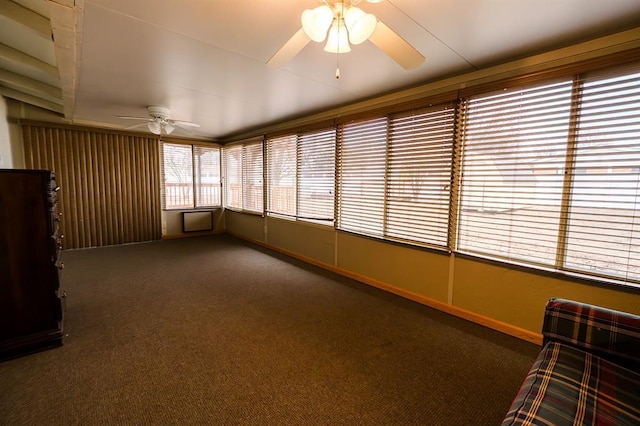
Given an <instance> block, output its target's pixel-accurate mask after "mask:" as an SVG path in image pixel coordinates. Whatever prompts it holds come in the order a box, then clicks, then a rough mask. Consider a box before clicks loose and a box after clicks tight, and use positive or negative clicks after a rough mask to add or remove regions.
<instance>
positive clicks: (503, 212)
mask: <svg viewBox="0 0 640 426" xmlns="http://www.w3.org/2000/svg"><path fill="white" fill-rule="evenodd" d="M638 111H640V73H639V72H638V71H637V70H635V71H626V72H622V73H616V74H611V73H609V74H602V75H598V74H594V75H587V76H581V77H579V78H575V79H573V80H566V81H561V82H555V83H551V84H546V85H543V86H538V87H528V88H523V89H519V90H511V91H504V92H502V93H499V94H490V95H487V96H480V97H475V98H470V99H468V100H467V102H466V107H465V109H464V117H465V122H464V127H463V132H462V144H463V158H462V168H461V170H462V174H461V184H460V185H461V190H460V206H459V212H458V218H459V219H458V250H460V251H463V252H469V253H478V254H483V255H488V256H491V257H496V258H501V259H505V260H508V261H514V262H523V263H530V264H537V265H541V266H547V267H550V268H553V269H556V270H563V271H570V272H577V273H580V274H587V275H592V276H597V277H602V278H608V279H615V280H618V281H626V282H635V283H638V282H640V203H639V201H640V173H639V170H640V149H638V140H640V124H638V122H639V118H640V113H638Z"/></svg>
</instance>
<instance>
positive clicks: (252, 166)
mask: <svg viewBox="0 0 640 426" xmlns="http://www.w3.org/2000/svg"><path fill="white" fill-rule="evenodd" d="M262 169H263V160H262V142H261V141H260V142H252V143H250V144H246V145H244V146H243V163H242V191H243V199H244V203H243V210H247V211H251V212H256V213H263V211H264V203H263V198H264V194H263V191H264V189H263V184H262V179H263V172H262Z"/></svg>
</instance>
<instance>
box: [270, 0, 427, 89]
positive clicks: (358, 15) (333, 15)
mask: <svg viewBox="0 0 640 426" xmlns="http://www.w3.org/2000/svg"><path fill="white" fill-rule="evenodd" d="M361 1H362V0H343V1H334V0H320V2H321V3H322V5H321V6H318V7H316V8H315V9H307V10H305V11H304V12H303V13H302V16H301V21H302V28H300V29H299V30H298V31H297V32H296V33H295V34H294V35H293V37H291V38H290V39H289V40H288V41H287V42H286V43H285V44H284V46H282V47H281V48H280V50H278V51H277V52H276V53H275V54H274V55H273V56H272V57H271V59H269V61H268V62H267V64H269V65H271V66H273V67H276V68H279V67H282V66H284V65H286V64H287V63H288V62H289V61H291V60H292V59H293V58H294V57H295V56H296V55H297V54H298V53H300V51H301V50H302V49H304V47H305V46H306V45H307V44H308V43H309V42H310V41H312V40H313V41H315V42H318V43H322V42H324V40H325V39H326V40H327V44H326V46H325V48H324V50H325V51H327V52H332V53H347V52H349V51H350V50H351V48H350V46H349V43H351V44H354V45H355V44H360V43H362V42H364V41H365V40H369V41H370V42H372V43H373V44H374V45H375V46H376V47H378V48H379V49H380V50H382V51H383V52H385V53H386V54H387V55H389V56H390V57H391V58H392V59H393V60H394V61H396V62H397V63H398V64H399V65H401V66H402V67H403V68H405V69H413V68H416V67H418V66H419V65H420V64H422V62H423V61H424V56H422V54H421V53H420V52H418V51H417V50H416V49H415V48H414V47H413V46H411V45H410V44H409V43H408V42H407V41H405V40H404V39H403V38H402V37H400V36H399V35H398V34H397V33H396V32H395V31H393V30H392V29H391V28H389V27H388V26H386V25H385V24H384V23H383V22H382V21H380V20H379V19H377V18H376V17H375V16H374V15H372V14H370V13H365V12H364V11H363V10H362V9H360V8H358V7H356V6H357V5H358V4H359V3H360V2H361ZM382 1H384V0H367V2H369V3H380V2H382ZM336 77H339V74H336Z"/></svg>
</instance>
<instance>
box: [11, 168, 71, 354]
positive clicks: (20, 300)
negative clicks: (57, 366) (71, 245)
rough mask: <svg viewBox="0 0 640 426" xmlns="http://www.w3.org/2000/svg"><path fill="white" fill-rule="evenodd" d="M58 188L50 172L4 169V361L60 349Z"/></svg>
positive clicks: (61, 308) (60, 300) (60, 264)
mask: <svg viewBox="0 0 640 426" xmlns="http://www.w3.org/2000/svg"><path fill="white" fill-rule="evenodd" d="M58 189H59V187H58V186H57V185H56V178H55V175H54V174H53V173H52V172H50V171H46V170H0V361H2V360H6V359H10V358H14V357H17V356H20V355H24V354H27V353H31V352H36V351H40V350H43V349H49V348H52V347H55V346H60V345H61V344H62V339H63V332H62V313H63V306H62V298H63V297H64V292H62V290H61V289H60V279H59V275H58V270H59V268H61V267H62V263H61V261H60V250H61V249H62V238H63V236H62V235H60V234H59V230H58V228H59V226H58V225H59V222H60V217H61V213H60V212H58Z"/></svg>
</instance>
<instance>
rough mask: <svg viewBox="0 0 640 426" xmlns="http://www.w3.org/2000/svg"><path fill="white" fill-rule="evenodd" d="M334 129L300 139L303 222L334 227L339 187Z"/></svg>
mask: <svg viewBox="0 0 640 426" xmlns="http://www.w3.org/2000/svg"><path fill="white" fill-rule="evenodd" d="M335 149H336V132H335V130H334V129H329V130H324V131H319V132H313V133H305V134H302V135H300V136H299V137H298V152H297V160H298V161H297V163H298V167H297V169H298V173H297V175H298V191H297V192H298V212H297V216H298V217H299V218H300V219H303V220H312V221H318V222H320V223H326V224H333V215H334V214H333V213H334V188H335V157H336V155H335Z"/></svg>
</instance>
